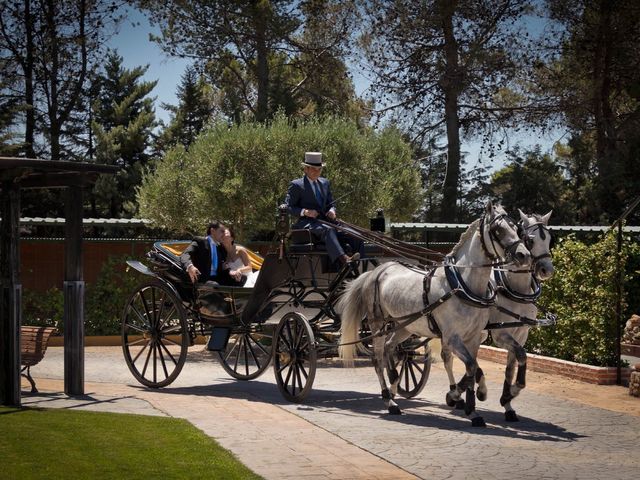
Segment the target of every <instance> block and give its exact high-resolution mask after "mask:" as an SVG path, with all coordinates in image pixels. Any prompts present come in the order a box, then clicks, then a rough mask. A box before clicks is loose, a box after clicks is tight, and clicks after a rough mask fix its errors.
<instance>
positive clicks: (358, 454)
mask: <svg viewBox="0 0 640 480" xmlns="http://www.w3.org/2000/svg"><path fill="white" fill-rule="evenodd" d="M201 349H202V347H201V346H196V347H194V348H193V349H192V351H190V353H189V358H188V360H187V363H186V365H185V368H184V370H183V371H182V372H181V374H180V377H179V378H178V379H177V380H176V382H174V383H173V384H172V385H170V386H169V387H167V388H164V389H161V390H149V389H146V388H143V387H142V386H139V385H137V384H136V382H135V380H134V379H133V377H132V376H131V374H130V373H129V372H128V370H127V367H126V365H125V362H124V359H123V358H122V354H121V350H120V349H119V348H117V347H116V348H114V347H93V348H88V349H87V350H86V359H85V364H86V365H85V379H86V381H87V383H86V388H85V392H86V395H85V397H82V398H74V399H67V398H66V397H65V396H64V395H63V394H61V393H59V392H60V391H61V390H62V389H63V383H62V376H63V363H62V359H63V351H62V348H61V347H58V348H50V349H49V350H48V351H47V355H46V356H45V359H44V361H43V362H42V363H41V364H39V365H38V366H37V367H34V369H33V374H34V375H35V376H36V378H37V382H38V387H39V388H40V390H41V392H43V393H41V394H39V395H31V394H28V393H26V392H25V393H24V396H23V404H24V405H25V406H26V405H33V406H42V407H55V408H58V407H60V408H87V409H99V410H108V411H117V412H124V413H140V414H145V415H147V414H153V415H170V416H174V417H180V418H185V419H187V420H188V421H190V422H191V423H192V424H194V425H195V426H196V427H198V428H200V429H202V430H203V431H204V432H205V433H207V434H208V435H210V436H211V437H213V438H215V439H216V440H217V441H218V442H219V443H220V444H221V445H222V446H224V447H225V448H227V449H229V450H231V451H232V452H233V453H234V454H235V455H237V456H238V458H239V459H240V460H241V461H242V462H243V463H245V464H246V465H247V466H248V467H249V468H251V469H253V470H254V471H255V472H257V473H259V474H260V475H262V476H264V477H265V478H267V479H294V478H295V479H316V478H317V479H320V478H322V479H364V478H367V479H405V478H406V479H409V478H429V479H457V478H461V479H462V478H465V479H466V478H481V477H488V478H492V479H512V478H514V476H515V477H518V478H519V479H528V478H531V479H540V478H545V479H546V478H549V479H555V478H558V479H566V478H569V479H571V478H576V479H578V478H579V479H591V478H593V479H600V478H607V479H608V480H614V479H628V478H635V477H636V476H637V472H638V471H639V469H640V460H639V458H638V455H637V448H638V432H640V399H637V398H634V397H629V396H628V395H627V394H626V389H624V388H623V387H596V386H591V385H585V384H579V383H578V382H573V381H569V380H564V379H562V378H560V377H553V376H550V375H544V376H543V375H540V374H535V373H530V375H529V386H528V388H527V389H526V390H525V391H524V392H523V393H522V394H521V395H520V397H519V398H518V399H517V400H516V401H514V406H515V408H516V409H517V410H518V413H519V415H520V417H521V420H522V421H521V422H519V423H516V424H508V423H506V422H505V421H504V420H503V414H502V409H501V407H500V406H499V404H498V401H497V398H498V397H499V394H500V392H501V385H500V384H501V373H500V372H499V367H498V366H497V365H495V364H490V362H483V368H484V370H485V372H487V376H488V378H489V389H490V392H489V393H490V397H489V400H488V401H487V402H485V403H481V404H480V405H479V411H481V413H482V415H483V416H484V418H485V420H486V421H487V423H488V427H487V428H480V429H479V428H472V427H471V426H470V422H469V420H467V419H466V418H464V416H463V415H462V414H461V413H459V412H456V411H452V410H451V409H449V408H447V407H446V405H445V404H444V393H445V392H446V390H447V388H448V387H447V383H448V382H447V380H446V375H445V374H444V372H443V371H442V367H441V365H440V364H436V365H435V366H434V368H433V369H432V373H431V378H430V379H429V383H428V384H427V387H426V388H425V391H424V392H423V394H421V396H420V398H418V399H412V400H402V399H401V400H400V401H399V404H400V406H401V408H403V412H404V415H401V416H393V417H391V416H388V415H387V414H386V413H385V410H384V407H383V403H382V401H381V399H380V397H379V392H378V390H379V387H378V384H377V380H376V378H375V374H374V372H373V370H372V369H371V368H369V367H366V368H357V369H344V368H336V367H331V366H330V363H329V364H328V365H325V366H322V367H321V368H319V369H318V372H317V375H316V382H315V385H314V391H313V392H312V394H311V395H310V397H309V399H308V401H307V402H305V404H303V405H296V404H289V403H287V402H285V401H284V400H283V399H282V397H281V396H280V394H279V392H278V389H277V386H276V385H275V380H274V378H273V374H272V371H271V370H267V372H265V374H264V375H263V376H262V377H260V378H259V379H257V380H254V381H251V382H239V381H236V380H233V379H231V378H229V377H228V376H227V375H226V373H225V372H224V371H223V370H222V368H221V367H220V366H219V364H218V363H217V362H216V361H215V360H214V359H213V358H211V357H212V354H210V353H209V352H205V351H202V350H201ZM536 386H541V387H542V388H536ZM581 389H582V390H581ZM590 391H591V392H594V391H596V392H597V395H595V397H597V396H600V397H602V396H603V395H604V396H605V397H610V398H611V401H610V402H609V403H610V406H611V407H617V409H618V410H622V411H621V412H620V411H619V412H616V411H611V410H608V409H603V408H597V407H593V406H589V405H585V404H584V403H579V402H577V401H573V400H569V399H567V397H571V398H574V397H575V398H578V399H580V400H581V401H582V402H584V401H586V400H588V397H592V398H593V397H594V395H590V394H589V392H590ZM625 395H626V396H625ZM614 404H615V405H614ZM623 412H631V413H633V414H628V413H623Z"/></svg>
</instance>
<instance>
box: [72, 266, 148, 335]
mask: <svg viewBox="0 0 640 480" xmlns="http://www.w3.org/2000/svg"><path fill="white" fill-rule="evenodd" d="M127 258H128V256H127V255H113V256H111V257H109V259H108V260H107V261H106V262H105V264H104V265H103V266H102V268H101V269H100V274H99V275H98V279H97V280H96V282H95V283H94V284H88V285H87V289H86V299H85V325H84V329H85V335H119V334H120V320H121V315H122V309H123V308H124V304H125V302H126V301H127V298H128V297H129V295H131V293H132V292H133V290H134V289H135V288H136V286H137V285H138V284H139V283H140V274H139V273H137V272H136V271H135V270H132V269H129V271H127V264H126V260H127Z"/></svg>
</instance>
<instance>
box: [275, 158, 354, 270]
mask: <svg viewBox="0 0 640 480" xmlns="http://www.w3.org/2000/svg"><path fill="white" fill-rule="evenodd" d="M302 166H303V168H304V176H303V177H302V178H297V179H295V180H292V181H291V183H290V184H289V189H288V191H287V197H286V199H285V204H286V205H287V209H288V210H289V214H290V215H291V216H293V217H294V219H295V223H294V225H293V226H292V228H293V229H308V230H310V231H311V234H312V235H313V237H314V238H315V239H316V240H317V241H319V242H324V244H325V246H326V248H327V253H328V255H329V258H330V260H331V262H335V261H339V262H340V263H341V264H342V265H345V264H347V263H350V262H355V261H357V260H359V259H360V256H361V255H362V254H363V248H364V245H363V243H362V241H361V240H359V239H356V238H352V237H349V236H347V235H344V234H342V233H339V232H336V229H335V228H332V227H331V226H330V225H327V224H326V223H322V222H320V221H319V220H325V221H326V220H328V221H334V220H335V219H336V208H335V202H334V200H333V195H332V193H331V184H330V183H329V180H327V179H326V178H324V177H321V176H320V174H321V173H322V167H324V162H323V161H322V153H320V152H306V153H305V154H304V163H303V164H302ZM342 244H346V245H349V246H350V247H351V250H352V252H354V253H353V254H352V256H349V255H347V254H346V253H345V250H344V248H343V246H342Z"/></svg>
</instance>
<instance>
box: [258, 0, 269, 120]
mask: <svg viewBox="0 0 640 480" xmlns="http://www.w3.org/2000/svg"><path fill="white" fill-rule="evenodd" d="M261 3H262V2H258V5H257V8H256V10H255V14H256V16H255V25H256V78H257V79H258V82H257V83H258V104H257V106H256V120H257V121H259V122H263V121H265V120H266V119H267V118H268V117H269V50H268V47H267V15H269V12H268V11H264V10H266V9H265V8H264V7H262V6H261Z"/></svg>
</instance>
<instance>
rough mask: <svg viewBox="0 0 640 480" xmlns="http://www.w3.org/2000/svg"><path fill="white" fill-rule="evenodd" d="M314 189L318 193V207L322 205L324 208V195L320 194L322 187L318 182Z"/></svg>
mask: <svg viewBox="0 0 640 480" xmlns="http://www.w3.org/2000/svg"><path fill="white" fill-rule="evenodd" d="M313 188H314V189H315V191H316V200H318V205H320V206H321V207H322V206H324V203H323V201H322V193H320V185H318V182H313Z"/></svg>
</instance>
